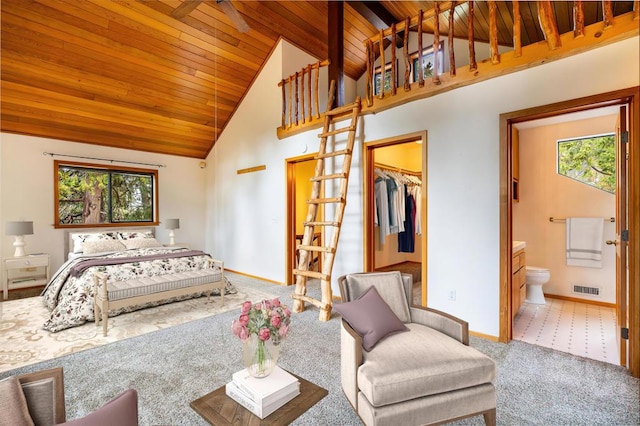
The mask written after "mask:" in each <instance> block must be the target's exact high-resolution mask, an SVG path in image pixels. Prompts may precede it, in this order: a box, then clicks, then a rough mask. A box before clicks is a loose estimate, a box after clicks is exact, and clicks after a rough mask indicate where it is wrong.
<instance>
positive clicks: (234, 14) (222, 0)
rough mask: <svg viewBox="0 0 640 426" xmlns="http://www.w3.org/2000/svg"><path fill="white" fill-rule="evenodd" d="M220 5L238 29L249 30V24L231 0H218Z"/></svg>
mask: <svg viewBox="0 0 640 426" xmlns="http://www.w3.org/2000/svg"><path fill="white" fill-rule="evenodd" d="M216 1H217V3H218V6H220V8H221V9H222V10H223V11H224V13H225V14H226V15H227V16H228V17H229V19H230V20H231V22H233V25H235V26H236V29H237V30H238V31H240V32H241V33H246V32H247V31H249V24H247V21H245V20H244V18H243V17H242V15H240V12H238V10H237V9H236V8H235V7H234V6H233V5H232V4H231V1H230V0H216Z"/></svg>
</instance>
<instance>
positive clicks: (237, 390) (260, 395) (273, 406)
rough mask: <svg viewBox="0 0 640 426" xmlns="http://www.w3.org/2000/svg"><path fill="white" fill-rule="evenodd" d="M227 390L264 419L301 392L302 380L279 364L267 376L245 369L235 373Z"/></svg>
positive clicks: (237, 400)
mask: <svg viewBox="0 0 640 426" xmlns="http://www.w3.org/2000/svg"><path fill="white" fill-rule="evenodd" d="M225 392H226V394H227V396H229V397H230V398H232V399H233V400H235V401H236V402H237V403H238V404H240V405H242V406H243V407H244V408H246V409H247V410H249V411H251V412H252V413H253V414H255V415H256V416H258V417H260V418H261V419H264V418H265V417H267V416H268V415H269V414H271V413H273V412H274V411H276V410H277V409H278V408H280V407H282V406H283V405H284V404H286V403H287V402H289V401H291V400H292V399H293V398H295V397H296V396H297V395H299V394H300V382H299V381H298V379H297V378H296V377H295V376H293V375H292V374H290V373H288V372H286V371H285V370H283V369H282V368H280V367H278V366H276V368H275V369H274V370H273V372H272V373H271V374H269V375H268V376H267V377H263V378H259V379H258V378H255V377H252V376H251V375H250V374H249V372H248V371H247V369H244V370H240V371H238V372H236V373H234V374H233V380H231V381H230V382H229V383H227V385H226V386H225Z"/></svg>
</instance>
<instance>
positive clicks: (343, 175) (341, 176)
mask: <svg viewBox="0 0 640 426" xmlns="http://www.w3.org/2000/svg"><path fill="white" fill-rule="evenodd" d="M346 178H347V174H346V173H335V174H332V175H321V176H315V177H312V178H311V182H318V181H320V180H327V179H346Z"/></svg>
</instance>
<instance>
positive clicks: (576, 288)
mask: <svg viewBox="0 0 640 426" xmlns="http://www.w3.org/2000/svg"><path fill="white" fill-rule="evenodd" d="M573 292H574V293H578V294H586V295H589V296H600V287H587V286H584V285H577V284H574V285H573Z"/></svg>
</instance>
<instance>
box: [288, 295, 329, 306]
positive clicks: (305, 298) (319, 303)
mask: <svg viewBox="0 0 640 426" xmlns="http://www.w3.org/2000/svg"><path fill="white" fill-rule="evenodd" d="M291 298H292V299H298V300H303V301H305V302H308V303H311V304H312V305H315V306H317V307H318V308H320V309H331V305H329V304H327V303H325V302H322V301H320V300H317V299H314V298H313V297H311V296H307V295H304V294H297V293H293V294H292V295H291Z"/></svg>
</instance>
